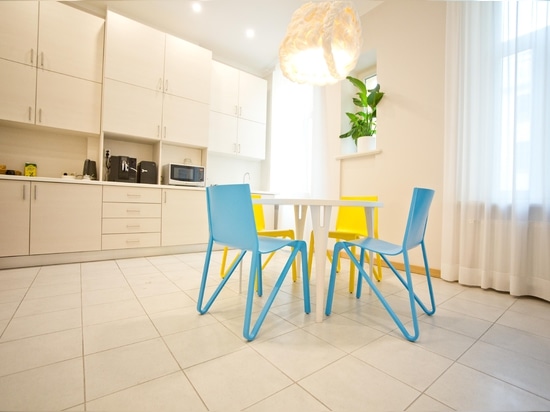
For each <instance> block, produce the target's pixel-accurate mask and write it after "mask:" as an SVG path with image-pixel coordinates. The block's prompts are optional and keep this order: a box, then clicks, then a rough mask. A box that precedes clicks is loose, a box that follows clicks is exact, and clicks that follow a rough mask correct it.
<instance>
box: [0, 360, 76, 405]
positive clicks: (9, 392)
mask: <svg viewBox="0 0 550 412" xmlns="http://www.w3.org/2000/svg"><path fill="white" fill-rule="evenodd" d="M83 402H84V373H83V369H82V359H72V360H67V361H64V362H59V363H54V364H52V365H48V366H43V367H40V368H36V369H31V370H27V371H24V372H20V373H16V374H13V375H8V376H3V377H0V410H2V411H60V410H64V409H67V408H70V407H73V406H76V405H80V404H82V403H83Z"/></svg>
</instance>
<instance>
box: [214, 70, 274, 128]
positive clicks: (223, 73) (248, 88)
mask: <svg viewBox="0 0 550 412" xmlns="http://www.w3.org/2000/svg"><path fill="white" fill-rule="evenodd" d="M210 110H212V111H214V112H219V113H224V114H229V115H232V116H237V117H241V118H243V119H247V120H252V121H255V122H258V123H264V124H265V123H266V117H267V82H266V81H265V80H264V79H262V78H260V77H256V76H253V75H251V74H249V73H246V72H243V71H240V70H237V69H235V68H233V67H231V66H227V65H225V64H222V63H219V62H216V61H213V62H212V94H211V99H210Z"/></svg>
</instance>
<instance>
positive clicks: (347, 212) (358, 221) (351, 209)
mask: <svg viewBox="0 0 550 412" xmlns="http://www.w3.org/2000/svg"><path fill="white" fill-rule="evenodd" d="M340 199H342V200H366V201H369V202H378V196H342V197H341V198H340ZM374 227H375V228H376V231H378V208H375V209H374ZM336 230H337V231H340V232H350V233H357V234H359V235H362V236H367V221H366V218H365V208H364V207H361V206H342V207H339V208H338V215H337V216H336ZM377 234H378V233H375V235H377Z"/></svg>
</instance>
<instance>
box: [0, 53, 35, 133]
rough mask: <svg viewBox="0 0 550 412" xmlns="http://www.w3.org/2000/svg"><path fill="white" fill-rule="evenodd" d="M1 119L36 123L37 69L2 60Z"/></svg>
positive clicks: (0, 76)
mask: <svg viewBox="0 0 550 412" xmlns="http://www.w3.org/2000/svg"><path fill="white" fill-rule="evenodd" d="M0 73H2V75H0V95H1V96H2V98H0V119H5V120H13V121H16V122H23V123H31V124H32V123H34V117H35V116H34V114H35V110H34V104H35V96H36V69H35V68H34V67H32V66H27V65H24V64H20V63H14V62H10V61H7V60H2V59H0Z"/></svg>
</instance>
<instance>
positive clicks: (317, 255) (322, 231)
mask: <svg viewBox="0 0 550 412" xmlns="http://www.w3.org/2000/svg"><path fill="white" fill-rule="evenodd" d="M310 208H311V223H312V226H313V236H314V237H315V250H314V251H313V257H314V259H315V284H316V296H315V321H316V322H322V321H323V316H324V315H323V313H324V308H325V262H326V261H325V259H326V257H325V256H326V253H327V243H328V232H329V226H330V213H331V211H332V207H331V206H318V205H311V206H310Z"/></svg>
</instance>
